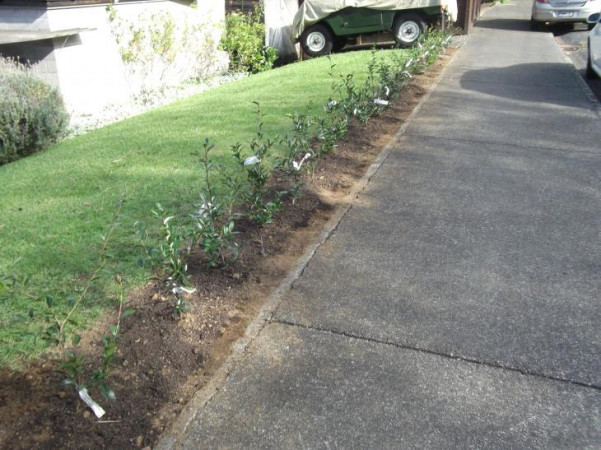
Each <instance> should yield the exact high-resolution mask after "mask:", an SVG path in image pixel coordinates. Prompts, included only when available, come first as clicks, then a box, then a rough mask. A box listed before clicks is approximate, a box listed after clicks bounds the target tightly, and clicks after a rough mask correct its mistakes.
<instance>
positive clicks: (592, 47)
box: [586, 13, 601, 78]
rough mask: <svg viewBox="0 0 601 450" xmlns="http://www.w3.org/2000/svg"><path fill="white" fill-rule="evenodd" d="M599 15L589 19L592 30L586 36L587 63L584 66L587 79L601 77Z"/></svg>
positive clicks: (600, 25)
mask: <svg viewBox="0 0 601 450" xmlns="http://www.w3.org/2000/svg"><path fill="white" fill-rule="evenodd" d="M600 18H601V14H599V13H597V14H593V15H592V16H591V17H589V23H590V25H592V26H593V27H594V28H593V29H592V31H591V32H590V33H589V35H588V61H587V64H586V76H587V77H589V78H599V77H601V22H600V21H599V19H600Z"/></svg>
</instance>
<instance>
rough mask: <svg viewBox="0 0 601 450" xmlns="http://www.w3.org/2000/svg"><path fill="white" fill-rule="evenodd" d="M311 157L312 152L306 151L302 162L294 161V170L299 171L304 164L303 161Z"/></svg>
mask: <svg viewBox="0 0 601 450" xmlns="http://www.w3.org/2000/svg"><path fill="white" fill-rule="evenodd" d="M310 157H311V153H306V154H305V156H304V157H303V159H301V160H300V162H296V161H293V162H292V166H293V167H294V170H296V171H299V170H300V168H301V166H302V165H303V163H304V162H305V161H306V160H307V158H310Z"/></svg>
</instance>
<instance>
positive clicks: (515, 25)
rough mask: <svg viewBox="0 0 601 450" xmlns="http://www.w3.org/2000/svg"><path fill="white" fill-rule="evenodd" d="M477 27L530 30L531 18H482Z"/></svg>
mask: <svg viewBox="0 0 601 450" xmlns="http://www.w3.org/2000/svg"><path fill="white" fill-rule="evenodd" d="M475 27H476V28H491V29H495V30H517V31H529V30H530V20H523V19H489V20H480V21H479V22H478V23H476V25H475Z"/></svg>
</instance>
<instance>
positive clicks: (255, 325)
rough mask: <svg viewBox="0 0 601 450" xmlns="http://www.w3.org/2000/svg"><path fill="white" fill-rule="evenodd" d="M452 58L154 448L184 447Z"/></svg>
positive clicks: (394, 145)
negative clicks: (203, 413) (188, 432)
mask: <svg viewBox="0 0 601 450" xmlns="http://www.w3.org/2000/svg"><path fill="white" fill-rule="evenodd" d="M458 53H459V52H458V51H457V52H456V53H455V55H453V56H452V57H451V59H450V60H449V62H448V63H447V65H446V66H445V67H444V68H443V70H442V71H441V73H440V74H439V76H438V78H437V79H436V80H435V81H434V83H433V84H432V86H431V87H430V90H429V91H428V92H427V93H426V94H425V95H424V96H423V97H422V98H421V99H420V101H419V103H418V104H417V105H416V106H415V108H413V111H412V112H411V114H410V115H409V117H408V118H407V120H406V121H405V123H404V124H403V125H401V127H400V128H399V130H398V131H397V133H396V134H395V135H394V137H393V138H392V139H391V140H390V142H389V143H388V144H386V146H385V147H384V149H383V150H382V151H381V152H380V154H379V155H378V156H377V158H376V160H375V161H374V162H373V163H372V164H371V165H370V167H369V168H368V170H367V172H366V173H365V175H363V177H361V179H360V180H359V181H358V182H357V183H356V184H355V185H354V187H353V189H352V190H351V191H350V192H349V194H347V196H346V198H347V199H349V200H348V203H347V204H344V205H340V206H338V207H337V208H336V209H337V211H336V212H335V213H334V215H333V217H332V218H331V219H330V220H329V221H328V222H327V223H326V225H325V227H324V230H323V231H322V232H321V233H320V234H319V236H318V238H317V239H316V241H315V242H314V243H313V244H311V245H310V246H309V247H308V248H307V250H305V253H304V254H303V255H302V256H301V257H300V259H299V261H298V262H297V264H296V265H295V267H294V268H293V269H292V270H291V271H290V273H289V274H288V275H287V276H286V278H285V279H284V280H283V281H282V282H281V284H280V285H279V286H278V287H277V288H276V290H275V291H274V292H273V293H272V294H271V295H270V297H269V299H268V300H267V302H266V303H265V304H264V305H263V307H262V308H261V310H260V311H259V314H258V315H257V317H256V318H255V319H253V320H252V321H251V322H250V324H249V325H248V327H247V329H246V332H245V333H244V336H243V337H242V338H240V339H239V340H238V341H237V342H236V343H234V344H233V345H232V353H231V355H230V356H229V357H228V358H227V359H226V361H225V362H224V363H223V366H221V368H220V369H219V370H218V371H217V372H216V373H215V375H214V376H213V377H212V378H211V380H210V381H209V382H208V383H207V385H206V386H205V387H204V388H202V389H201V390H200V391H198V392H197V393H196V394H195V395H194V396H193V397H192V399H191V400H190V401H189V402H188V404H187V405H186V406H185V407H184V409H183V410H182V412H181V413H180V415H179V417H178V419H177V420H176V422H175V424H174V425H173V426H172V427H171V429H170V430H168V431H167V432H166V433H164V434H163V436H162V437H161V439H160V440H159V442H158V443H157V445H156V446H155V447H154V448H155V450H170V449H174V448H180V447H181V441H182V438H183V437H184V434H185V433H186V430H187V429H188V426H189V425H190V423H191V422H192V421H193V420H194V418H195V416H196V412H197V411H198V410H200V409H201V408H203V407H205V406H206V405H207V404H208V403H210V402H211V401H212V400H213V397H214V396H215V394H217V392H219V391H220V390H221V388H222V386H223V385H224V384H225V382H226V381H227V379H228V378H229V376H230V374H231V373H232V371H233V370H234V368H235V367H236V366H237V365H238V363H239V362H240V361H241V360H242V359H243V358H245V357H246V355H247V354H248V352H249V347H250V345H251V344H252V343H253V342H254V341H255V339H256V338H257V336H258V335H259V333H260V332H261V330H263V328H264V327H265V326H266V324H267V323H268V322H271V321H272V318H273V316H274V315H275V314H276V312H277V310H278V309H279V307H280V305H281V303H282V300H283V298H284V295H285V294H286V293H288V292H289V291H290V290H291V288H292V287H293V285H294V283H295V282H296V281H297V280H298V279H299V278H300V277H301V276H302V274H303V273H304V271H305V269H306V268H307V266H308V265H309V263H310V261H311V259H312V258H313V256H314V255H315V253H317V250H318V249H319V248H320V247H321V246H322V245H323V244H324V243H325V242H326V241H327V240H328V239H329V238H330V236H332V234H333V233H335V231H336V230H337V229H338V227H339V225H340V223H341V222H342V219H343V218H344V217H345V216H346V214H347V213H348V212H349V211H350V210H351V208H352V206H353V204H352V201H353V199H355V198H357V197H358V196H359V195H360V194H361V193H362V192H363V191H364V189H365V187H366V186H367V184H368V183H369V181H370V180H371V179H372V177H373V176H374V175H375V174H376V173H377V172H378V170H379V169H380V167H381V166H382V165H383V164H384V161H386V159H387V158H388V156H389V155H390V153H391V152H392V150H393V149H394V148H395V147H396V146H397V144H398V143H399V142H400V140H401V137H402V135H403V134H404V133H405V130H406V129H407V127H408V126H409V124H410V123H411V122H412V120H413V118H414V117H415V115H416V114H417V113H418V112H419V111H420V110H421V108H422V105H423V104H424V103H425V102H426V101H427V100H428V98H430V95H431V93H432V92H433V91H434V90H435V89H436V87H437V86H438V85H439V84H440V81H441V80H442V78H443V77H444V75H445V74H446V72H447V68H448V67H449V66H450V65H451V64H452V62H453V61H454V59H455V57H456V55H457V54H458Z"/></svg>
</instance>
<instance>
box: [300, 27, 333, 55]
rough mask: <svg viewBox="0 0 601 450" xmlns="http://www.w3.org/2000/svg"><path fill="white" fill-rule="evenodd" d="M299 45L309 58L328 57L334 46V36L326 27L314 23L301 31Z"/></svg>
mask: <svg viewBox="0 0 601 450" xmlns="http://www.w3.org/2000/svg"><path fill="white" fill-rule="evenodd" d="M300 45H301V47H302V48H303V51H304V52H305V53H306V54H307V55H309V56H324V55H329V54H330V53H332V48H333V46H334V35H333V34H332V31H330V29H329V28H328V27H327V26H325V25H323V24H321V23H316V24H315V25H311V26H310V27H307V28H306V29H305V31H303V33H302V34H301V38H300Z"/></svg>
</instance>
